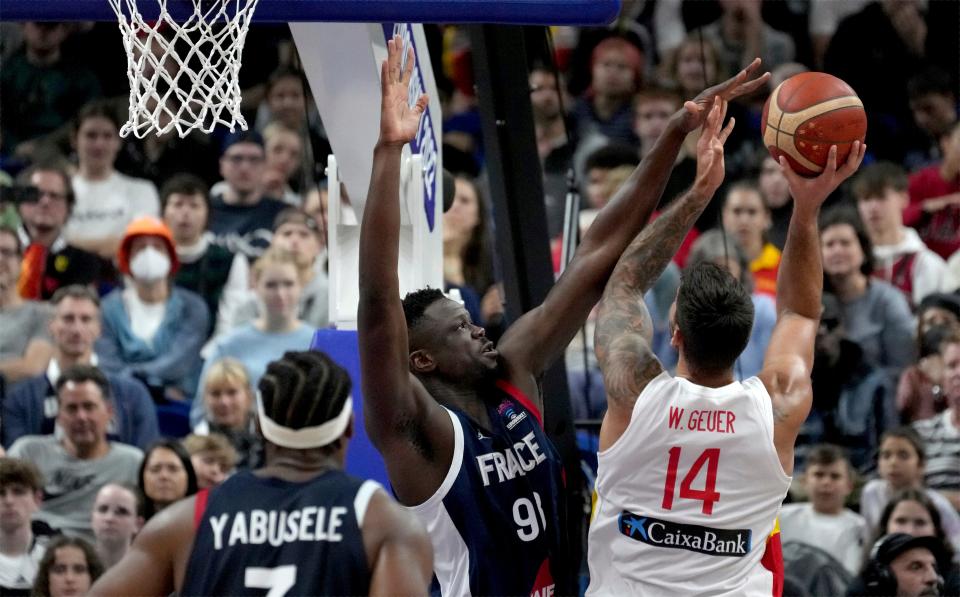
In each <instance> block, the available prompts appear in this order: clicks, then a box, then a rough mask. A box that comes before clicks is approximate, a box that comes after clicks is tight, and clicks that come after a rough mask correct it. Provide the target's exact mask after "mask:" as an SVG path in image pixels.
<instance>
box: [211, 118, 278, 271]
mask: <svg viewBox="0 0 960 597" xmlns="http://www.w3.org/2000/svg"><path fill="white" fill-rule="evenodd" d="M265 160H266V154H265V152H264V148H263V139H262V138H261V137H260V135H259V134H257V133H255V132H247V133H240V134H238V135H234V136H233V137H231V138H229V139H228V140H227V141H226V143H225V146H224V150H223V153H222V154H221V156H220V174H222V175H223V183H222V184H219V183H218V184H217V185H215V186H214V189H213V191H212V195H213V198H212V201H211V206H210V218H209V222H208V228H209V230H210V231H211V232H212V233H213V235H214V237H215V239H216V241H215V242H216V244H218V245H221V246H223V247H226V248H227V249H228V250H230V251H231V252H233V253H242V254H243V255H246V256H247V258H248V259H250V260H253V259H256V258H257V257H259V256H260V255H262V254H263V253H264V251H266V250H267V248H268V247H269V246H270V239H271V238H273V232H272V226H273V220H274V218H276V217H277V214H279V213H280V212H281V211H283V210H284V209H285V208H286V207H287V206H286V204H285V203H283V202H282V201H279V200H277V199H275V198H272V197H267V196H265V195H264V194H263V193H264V191H263V188H264V174H265V164H264V162H265Z"/></svg>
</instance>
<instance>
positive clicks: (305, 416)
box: [258, 350, 352, 452]
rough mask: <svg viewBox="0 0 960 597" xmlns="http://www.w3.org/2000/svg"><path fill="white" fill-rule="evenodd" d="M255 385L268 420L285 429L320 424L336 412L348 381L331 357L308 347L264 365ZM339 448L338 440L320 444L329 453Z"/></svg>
mask: <svg viewBox="0 0 960 597" xmlns="http://www.w3.org/2000/svg"><path fill="white" fill-rule="evenodd" d="M258 386H259V389H260V399H261V400H263V410H264V412H265V413H266V415H267V416H268V417H269V418H270V420H272V421H273V422H274V423H276V424H277V425H281V426H283V427H287V428H288V429H302V428H304V427H314V426H316V425H322V424H323V423H326V422H327V421H329V420H331V419H333V418H335V417H336V416H337V415H339V414H340V411H342V410H343V405H344V403H345V402H346V401H347V397H348V396H349V395H350V389H351V387H352V383H351V381H350V375H349V374H348V373H347V371H346V369H344V368H343V367H341V366H340V365H338V364H337V363H335V362H334V361H333V359H331V358H330V357H329V356H327V355H326V354H325V353H323V352H320V351H317V350H308V351H300V352H295V351H289V352H286V353H284V355H283V358H281V359H280V360H277V361H273V362H272V363H270V364H269V365H267V372H266V373H264V375H263V377H261V378H260V383H259V384H258ZM268 441H269V440H268ZM339 448H340V440H339V439H337V440H335V441H333V442H332V443H330V444H327V445H326V446H324V449H325V450H327V451H329V452H335V451H336V450H338V449H339Z"/></svg>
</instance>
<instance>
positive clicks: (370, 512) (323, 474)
mask: <svg viewBox="0 0 960 597" xmlns="http://www.w3.org/2000/svg"><path fill="white" fill-rule="evenodd" d="M259 388H260V391H259V393H258V395H257V411H258V427H259V429H260V431H261V433H262V435H263V439H264V445H265V452H266V465H265V466H264V467H263V468H261V469H259V470H257V471H253V472H243V473H239V474H237V475H234V476H233V477H231V478H229V479H227V481H225V482H224V483H223V484H222V485H220V486H218V487H216V488H214V489H211V490H203V491H201V492H200V493H198V494H197V495H196V496H194V497H191V498H188V499H186V500H182V501H180V502H178V503H176V504H174V505H172V506H170V507H169V508H167V509H165V510H163V511H162V512H160V513H159V514H157V515H156V516H155V517H154V518H153V519H151V520H150V522H149V524H147V526H146V527H145V528H144V529H143V531H142V532H141V533H140V535H138V536H137V539H136V541H135V542H134V544H133V547H132V548H131V550H130V551H129V552H128V553H127V555H126V556H125V557H124V559H123V560H121V561H120V562H119V563H118V564H117V565H116V566H114V567H113V568H111V569H110V571H109V572H107V573H106V574H104V575H103V576H102V577H101V578H100V579H99V580H98V581H97V583H96V584H95V585H94V586H93V588H92V589H91V594H93V595H118V596H119V595H162V596H165V595H170V594H171V593H176V594H179V595H182V596H186V595H270V596H271V597H279V596H282V595H419V594H423V593H425V592H426V590H427V588H428V586H429V583H430V569H431V561H432V560H431V547H430V542H429V540H428V538H427V535H426V533H425V532H424V529H423V527H422V526H421V525H420V524H419V523H418V522H417V521H416V519H415V518H414V517H413V516H412V515H411V514H410V513H408V512H406V511H404V510H403V509H402V508H401V507H400V506H398V505H397V504H396V503H395V502H394V501H393V500H392V499H391V498H390V497H388V496H387V494H386V493H385V492H384V490H383V489H382V488H381V487H380V485H379V484H377V483H375V482H373V481H363V480H361V479H357V478H354V477H352V476H350V475H348V474H346V473H345V472H344V471H343V462H344V457H345V454H346V447H347V441H348V440H349V438H350V436H351V435H352V432H353V411H352V400H351V398H350V377H349V376H348V375H347V372H346V371H345V370H344V369H343V368H341V367H340V366H338V365H337V364H336V363H334V362H333V361H332V360H331V359H330V358H329V357H328V356H327V355H325V354H323V353H321V352H288V353H286V354H285V355H284V356H283V358H282V359H280V360H278V361H274V362H272V363H270V365H269V366H268V367H267V372H266V374H265V375H264V376H263V378H262V379H261V380H260V383H259Z"/></svg>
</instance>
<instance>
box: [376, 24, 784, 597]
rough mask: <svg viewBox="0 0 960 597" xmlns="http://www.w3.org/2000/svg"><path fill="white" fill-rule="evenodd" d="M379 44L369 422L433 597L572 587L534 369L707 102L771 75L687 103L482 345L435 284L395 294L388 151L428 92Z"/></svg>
mask: <svg viewBox="0 0 960 597" xmlns="http://www.w3.org/2000/svg"><path fill="white" fill-rule="evenodd" d="M387 55H388V57H387V60H386V61H385V62H384V64H383V67H382V70H381V84H382V97H381V114H380V138H379V140H378V142H377V145H376V147H375V149H374V154H373V172H372V175H371V180H370V190H369V192H368V194H367V203H366V207H365V209H364V213H363V220H362V225H361V233H360V276H359V278H360V302H359V307H358V313H357V320H358V321H357V323H358V332H359V340H360V357H361V368H362V372H363V386H364V387H363V393H364V398H365V401H366V403H365V409H364V415H365V423H366V426H367V432H368V434H369V435H370V438H371V440H372V441H373V443H374V444H375V445H376V447H377V448H378V449H379V450H380V452H381V453H382V454H383V456H384V460H385V461H386V465H387V472H388V474H389V477H390V482H391V484H392V485H393V489H394V492H395V493H396V495H397V497H398V498H399V500H400V501H401V503H403V504H406V505H408V506H410V507H411V508H412V509H413V510H414V511H415V512H416V513H417V515H418V516H419V517H420V518H421V520H422V521H423V522H424V523H425V524H426V526H427V531H428V532H429V533H430V538H431V541H432V542H433V546H434V553H435V562H434V577H435V578H434V584H433V587H432V591H433V593H434V594H442V595H457V596H461V595H470V594H497V595H538V596H546V595H551V594H553V593H554V592H561V593H565V592H572V591H574V590H575V587H573V586H570V585H567V584H566V583H562V584H560V585H557V581H560V580H561V579H564V580H566V579H570V578H573V576H574V575H575V574H576V570H575V569H574V568H575V567H576V566H577V563H575V562H569V561H567V560H566V559H565V557H566V554H565V545H566V539H565V537H563V531H564V525H562V523H561V520H562V519H563V516H564V504H563V490H562V487H563V474H562V469H561V464H560V459H559V456H558V454H557V452H556V450H555V449H554V447H553V446H552V445H551V442H550V440H549V439H547V437H546V434H545V433H544V431H543V427H542V405H543V400H542V397H541V395H540V388H539V384H538V378H539V377H540V375H541V374H542V373H543V372H544V371H545V370H546V369H547V368H548V367H549V366H550V365H551V364H552V363H553V362H554V361H555V360H556V359H557V358H558V357H560V356H561V355H562V354H563V351H564V349H565V348H566V346H567V344H568V343H569V342H570V340H571V339H572V338H573V336H574V334H576V332H577V330H579V329H580V327H581V326H582V325H583V324H584V322H585V321H586V318H587V316H588V314H589V313H590V310H591V309H592V308H593V306H594V305H595V304H596V302H597V301H598V300H599V298H600V296H601V294H602V292H603V288H604V285H605V284H606V281H607V278H608V277H609V276H610V273H611V272H612V271H613V268H614V265H615V264H616V262H617V259H618V258H619V257H620V254H621V253H622V252H623V250H624V249H625V248H626V247H627V246H628V245H629V243H630V241H631V239H632V238H633V237H634V236H636V234H637V233H638V232H639V231H640V229H641V228H642V227H643V226H644V224H645V223H646V221H647V220H648V219H649V217H650V214H651V213H652V212H653V210H654V208H655V207H656V205H657V203H658V201H659V199H660V195H661V193H662V191H663V188H664V185H665V184H666V181H667V178H668V176H669V174H670V171H671V169H672V167H673V164H674V162H675V160H676V157H677V154H678V152H679V149H680V146H681V144H682V143H683V140H684V138H685V137H686V135H687V133H688V132H690V131H692V130H694V129H695V128H697V127H699V126H700V124H701V123H702V121H703V119H704V117H705V115H706V111H707V110H706V108H707V107H708V106H709V105H710V103H711V102H712V101H713V98H714V97H715V96H720V97H721V98H722V99H726V100H729V99H732V98H734V97H736V96H738V95H742V94H745V93H749V92H752V91H753V90H755V89H757V88H759V87H760V86H762V85H764V84H765V83H766V81H767V79H768V77H769V76H768V75H763V76H760V77H756V78H753V79H751V76H752V73H754V72H755V71H756V70H757V68H758V67H759V60H758V61H755V62H754V63H753V64H751V65H750V67H748V68H747V69H746V70H744V71H742V72H740V73H739V74H738V75H737V76H736V77H734V78H732V79H730V80H728V81H726V82H724V83H721V84H720V85H717V86H715V87H712V88H710V89H708V90H707V91H705V92H703V93H702V94H700V96H698V97H697V98H696V99H695V100H694V101H690V102H687V103H686V104H685V105H684V108H683V109H681V110H680V111H678V112H677V113H676V114H675V115H674V116H673V117H672V118H671V121H670V124H669V126H668V128H667V130H666V132H665V133H664V134H663V135H661V137H660V139H659V140H658V142H657V144H656V145H655V146H654V148H653V149H652V150H651V151H650V153H649V154H648V155H647V157H645V158H644V160H643V162H642V163H641V164H640V166H639V167H638V168H637V170H636V171H635V172H634V173H633V174H632V175H631V177H630V178H629V179H628V181H627V182H626V184H625V185H624V187H623V188H622V189H621V190H620V191H619V192H618V193H617V195H616V197H614V199H613V200H611V201H610V203H609V204H608V205H607V206H606V207H605V208H604V209H603V210H602V211H601V212H600V214H599V215H598V216H597V218H596V220H595V221H594V223H593V225H592V226H591V227H590V230H589V231H588V232H587V233H586V234H585V235H584V238H583V242H582V243H581V245H580V248H579V249H578V251H577V253H576V255H575V256H574V259H573V261H572V262H571V263H570V265H569V266H568V268H567V270H566V271H565V273H564V274H563V276H562V277H561V278H560V279H559V280H558V281H557V284H556V285H555V286H554V287H553V289H552V290H551V291H550V293H549V294H548V295H547V297H546V299H545V300H544V303H543V304H542V305H541V306H539V307H537V308H536V309H533V310H531V311H530V312H528V313H526V314H525V315H524V316H523V317H521V318H520V319H518V320H517V321H516V322H515V323H514V324H513V325H512V326H511V327H510V328H509V329H508V330H507V331H506V332H505V333H504V335H503V337H502V339H501V340H500V344H499V346H497V347H494V345H493V343H492V342H490V341H489V340H487V338H486V336H485V334H484V330H483V328H481V327H479V326H476V325H474V324H473V322H472V321H471V320H470V317H469V315H468V314H467V311H466V310H465V309H464V308H463V307H462V306H461V305H460V304H458V303H457V302H455V301H452V300H448V299H446V298H445V297H444V296H443V294H442V293H441V292H440V291H438V290H431V289H427V290H421V291H417V292H414V293H411V294H410V295H408V296H407V297H406V298H405V299H404V300H403V301H401V300H400V298H399V292H400V290H399V280H398V276H397V262H398V256H399V237H400V202H399V200H398V197H399V185H400V156H401V149H402V147H403V145H404V144H406V143H408V142H410V141H411V140H412V139H414V138H415V136H416V134H417V131H418V127H419V122H420V116H421V115H422V113H423V111H424V109H425V107H426V105H427V98H426V96H421V97H420V98H418V99H417V101H416V103H415V104H414V105H413V106H410V105H409V104H408V87H409V81H410V76H411V71H412V65H413V62H414V60H413V55H412V51H411V52H408V55H407V60H406V67H404V66H402V57H403V51H402V42H401V41H400V39H399V38H394V39H393V40H390V41H389V42H388V43H387ZM531 200H537V201H539V200H540V198H539V197H537V198H531ZM578 539H579V538H578Z"/></svg>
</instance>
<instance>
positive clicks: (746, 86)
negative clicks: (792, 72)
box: [680, 58, 770, 133]
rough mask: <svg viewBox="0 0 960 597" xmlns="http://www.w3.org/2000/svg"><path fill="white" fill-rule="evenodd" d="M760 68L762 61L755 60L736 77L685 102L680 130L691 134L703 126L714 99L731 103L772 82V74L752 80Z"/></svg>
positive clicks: (764, 74) (765, 74)
mask: <svg viewBox="0 0 960 597" xmlns="http://www.w3.org/2000/svg"><path fill="white" fill-rule="evenodd" d="M759 68H760V59H759V58H755V59H754V60H753V62H751V63H750V64H749V65H748V66H747V68H745V69H743V70H742V71H740V72H739V73H737V74H736V76H734V77H731V78H729V79H727V80H726V81H724V82H723V83H720V84H718V85H714V86H713V87H710V88H709V89H705V90H703V91H701V92H700V93H699V94H698V95H697V97H695V98H693V99H692V100H690V101H688V102H685V103H684V104H683V109H682V110H681V113H682V118H681V120H680V128H681V129H683V131H684V132H685V133H689V132H690V131H692V130H694V129H695V128H697V127H698V126H701V125H702V124H703V121H704V120H705V119H706V117H707V113H708V112H709V111H710V108H711V106H712V105H713V99H714V98H715V97H719V98H720V99H722V100H724V101H727V102H729V101H730V100H732V99H733V98H736V97H740V96H741V95H747V94H750V93H753V92H754V91H756V90H757V89H759V88H760V87H762V86H764V85H766V84H767V81H769V80H770V73H763V74H762V75H760V76H759V77H757V78H755V79H751V78H750V77H752V76H753V75H754V74H755V73H756V72H757V69H759Z"/></svg>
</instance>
